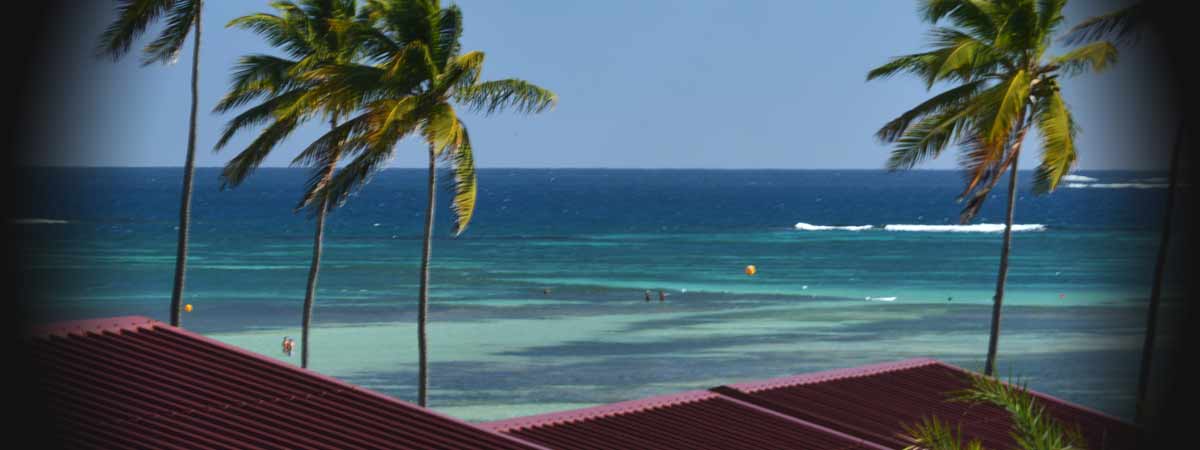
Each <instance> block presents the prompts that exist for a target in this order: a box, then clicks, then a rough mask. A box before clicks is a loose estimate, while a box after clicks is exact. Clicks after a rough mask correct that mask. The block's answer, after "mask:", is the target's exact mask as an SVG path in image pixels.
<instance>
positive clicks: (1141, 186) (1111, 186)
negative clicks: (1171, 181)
mask: <svg viewBox="0 0 1200 450" xmlns="http://www.w3.org/2000/svg"><path fill="white" fill-rule="evenodd" d="M1067 187H1068V188H1071V189H1084V188H1092V189H1161V188H1165V187H1168V185H1167V183H1068V184H1067Z"/></svg>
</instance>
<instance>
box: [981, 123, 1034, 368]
mask: <svg viewBox="0 0 1200 450" xmlns="http://www.w3.org/2000/svg"><path fill="white" fill-rule="evenodd" d="M1023 123H1024V117H1023V116H1022V121H1021V123H1020V124H1018V129H1020V130H1021V131H1020V132H1018V133H1017V138H1016V140H1015V141H1014V142H1013V156H1012V163H1011V164H1012V167H1011V168H1010V170H1009V174H1008V211H1007V212H1006V213H1005V217H1004V241H1003V243H1002V244H1001V247H1000V273H999V274H998V275H997V276H996V296H995V297H993V298H992V330H991V334H990V335H989V337H988V353H987V362H986V363H985V364H984V367H983V374H984V375H988V376H991V375H993V374H994V373H995V371H996V349H997V347H998V346H999V344H1000V309H1001V306H1002V305H1003V304H1004V284H1005V283H1006V282H1007V281H1008V254H1009V252H1010V251H1011V250H1012V225H1013V211H1014V210H1015V209H1016V206H1017V161H1018V160H1019V159H1020V156H1021V142H1022V141H1024V140H1025V133H1026V132H1027V131H1029V129H1028V128H1026V127H1024V126H1023Z"/></svg>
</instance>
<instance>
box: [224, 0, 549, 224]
mask: <svg viewBox="0 0 1200 450" xmlns="http://www.w3.org/2000/svg"><path fill="white" fill-rule="evenodd" d="M281 3H286V2H281ZM303 3H309V4H312V3H339V4H340V3H345V4H347V5H346V8H345V11H347V12H348V11H350V10H353V3H354V2H352V1H344V2H330V1H325V2H317V1H308V2H303ZM297 15H298V16H304V14H297ZM288 17H289V16H287V15H284V16H282V17H281V16H267V15H260V16H251V17H248V18H243V19H241V20H239V21H235V23H234V25H239V26H244V27H248V28H251V29H253V30H255V31H258V32H259V33H260V34H263V35H265V36H266V37H267V38H268V40H269V41H270V42H271V43H272V44H274V45H276V46H278V47H280V48H283V49H285V50H287V51H288V53H289V55H290V56H291V57H292V59H286V58H278V57H270V56H265V55H252V56H248V57H246V58H244V59H243V62H242V64H241V65H240V67H239V69H238V71H237V73H236V75H235V80H234V89H233V90H231V92H230V95H228V96H227V97H226V98H225V99H224V100H222V102H221V104H220V105H219V106H218V110H221V111H224V110H229V109H233V108H236V107H239V106H242V105H244V104H246V103H247V102H249V101H251V100H254V99H258V98H266V100H265V101H263V102H262V103H260V104H258V105H256V106H254V107H252V108H250V109H248V110H247V111H246V112H244V113H242V114H241V115H239V116H238V117H236V118H235V119H234V120H232V121H231V122H230V124H229V126H228V127H227V128H226V133H225V134H224V135H223V136H222V140H221V142H220V145H223V144H225V143H227V142H228V139H229V137H231V136H232V135H233V134H235V133H237V132H238V131H240V130H242V129H244V128H246V127H250V126H256V125H260V124H263V123H265V122H268V121H269V122H271V123H270V124H269V125H268V126H266V128H265V129H264V131H263V132H262V133H261V134H260V135H259V137H258V138H257V139H256V141H255V142H254V143H252V144H251V145H250V146H249V147H247V149H246V150H245V151H243V154H242V155H239V156H238V158H239V159H242V158H243V157H244V159H245V160H246V161H245V163H243V164H231V166H230V168H229V170H227V173H226V179H227V180H229V181H230V182H232V183H236V182H237V181H240V180H241V179H242V178H243V177H244V175H245V174H246V173H247V171H246V169H249V168H252V167H253V166H255V165H256V164H257V163H258V162H261V161H262V158H264V157H265V156H266V154H267V153H269V152H270V151H271V149H273V148H274V147H275V146H276V145H278V144H279V142H281V141H282V140H283V139H284V138H286V137H287V136H288V135H289V134H290V133H291V132H292V131H293V130H295V128H296V127H297V126H298V124H299V123H302V122H303V121H305V120H306V119H309V118H311V117H313V116H314V115H316V114H326V115H332V116H334V117H342V118H344V119H345V120H344V121H343V122H341V123H338V124H337V125H336V126H334V127H332V128H331V130H330V131H329V132H327V133H325V134H324V135H322V136H321V137H320V138H318V139H317V140H316V141H314V142H312V143H311V144H309V145H308V146H307V147H305V148H304V149H303V150H301V151H300V152H299V154H298V155H297V156H296V157H295V158H294V159H293V164H294V165H302V166H315V167H331V163H336V162H337V161H339V160H341V159H342V158H345V159H346V160H347V161H348V162H347V163H346V164H345V166H344V167H342V168H341V169H340V170H337V171H336V174H333V175H332V176H330V177H328V178H321V177H314V179H313V180H312V182H310V184H309V188H308V189H307V191H306V195H305V196H304V198H303V200H302V201H301V204H300V206H307V205H311V204H312V203H313V201H314V199H315V198H317V193H318V192H319V193H321V194H323V195H327V196H328V198H329V199H331V201H332V203H334V204H340V203H343V202H344V201H345V200H346V198H347V197H348V196H349V195H350V194H351V193H353V192H354V191H355V190H356V189H358V188H359V187H361V186H362V185H363V184H364V183H366V182H367V181H369V179H370V177H371V175H373V174H374V173H376V172H378V171H379V170H380V169H381V168H383V167H385V166H386V164H387V162H388V161H390V160H391V158H392V156H393V151H394V149H395V146H396V144H397V143H398V142H399V141H400V140H402V139H404V138H406V137H409V136H414V135H415V136H418V137H419V138H421V139H422V140H423V141H425V142H426V143H427V144H428V147H429V149H430V151H431V153H432V155H433V156H434V157H436V158H439V160H441V161H443V162H445V163H447V164H448V165H450V166H451V168H452V170H453V173H454V177H453V183H452V184H453V186H454V190H455V197H454V201H453V204H452V207H453V211H454V213H455V218H456V221H455V226H454V231H455V233H461V232H462V231H463V230H464V229H466V227H467V225H468V224H469V222H470V219H471V215H472V213H473V211H474V204H475V196H476V187H475V186H476V183H475V179H476V176H475V167H474V156H473V149H472V147H471V140H470V136H469V133H468V132H467V127H466V125H465V124H464V123H463V121H462V120H461V119H460V118H459V116H458V112H457V111H456V108H455V106H462V107H465V108H467V109H469V110H472V111H479V112H484V113H493V112H498V111H501V110H505V109H514V110H516V111H519V112H527V113H528V112H541V111H545V110H547V109H549V108H551V107H552V106H553V105H554V104H555V103H556V102H557V97H556V96H555V94H554V93H552V92H550V91H549V90H546V89H543V88H541V87H538V86H536V85H534V84H532V83H529V82H526V81H523V80H519V79H506V80H498V81H480V76H481V73H482V71H483V62H484V54H483V53H482V52H479V51H472V52H465V53H464V52H462V51H461V44H460V43H459V40H460V38H461V36H462V12H461V10H459V8H458V7H457V6H453V5H452V6H449V7H447V8H443V7H441V6H440V4H439V2H438V1H433V0H390V1H385V0H373V1H368V2H366V3H365V4H364V5H362V6H361V9H360V11H358V12H357V13H355V14H354V15H353V16H350V15H347V14H335V15H334V17H330V18H328V19H327V20H325V21H323V23H322V24H321V25H322V26H321V27H312V26H311V24H306V23H304V22H303V21H299V20H298V21H290V20H288ZM306 25H309V26H306ZM314 30H315V31H314ZM312 37H323V38H324V39H323V40H322V43H325V42H335V41H338V40H341V41H342V42H343V44H342V45H341V46H338V48H341V49H343V51H344V52H343V53H340V54H339V55H338V57H334V58H329V57H322V56H320V55H321V48H322V47H320V46H315V45H310V42H312V41H315V40H319V39H312ZM314 47H316V48H314ZM327 47H331V46H327Z"/></svg>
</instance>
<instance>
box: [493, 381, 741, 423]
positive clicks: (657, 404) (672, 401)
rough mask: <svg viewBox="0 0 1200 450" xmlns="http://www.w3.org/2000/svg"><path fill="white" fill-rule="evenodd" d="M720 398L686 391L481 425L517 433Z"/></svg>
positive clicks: (712, 393) (701, 391)
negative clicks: (528, 429) (524, 430)
mask: <svg viewBox="0 0 1200 450" xmlns="http://www.w3.org/2000/svg"><path fill="white" fill-rule="evenodd" d="M719 397H721V398H723V397H724V396H722V395H720V394H717V393H715V392H711V391H707V390H693V391H684V392H679V393H675V394H665V395H657V396H654V397H646V398H640V399H634V400H626V401H623V402H617V403H606V404H603V405H597V406H591V407H587V408H580V409H570V410H566V411H556V412H549V413H543V414H536V415H532V416H521V417H514V418H511V419H502V420H496V421H491V422H484V423H480V424H478V425H479V426H480V427H483V428H487V429H489V430H494V431H497V432H501V433H506V432H509V431H512V430H517V429H525V428H534V427H541V426H547V425H557V424H562V423H570V422H576V421H582V420H591V419H599V418H602V417H610V416H617V415H622V414H629V413H635V412H642V411H649V410H653V409H658V408H663V407H668V406H675V405H682V404H686V403H693V402H698V401H702V400H709V399H713V398H719Z"/></svg>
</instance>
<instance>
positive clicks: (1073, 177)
mask: <svg viewBox="0 0 1200 450" xmlns="http://www.w3.org/2000/svg"><path fill="white" fill-rule="evenodd" d="M1062 179H1063V181H1084V182H1089V183H1090V182H1093V181H1100V180H1098V179H1095V178H1092V177H1085V176H1083V175H1063V177H1062Z"/></svg>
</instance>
